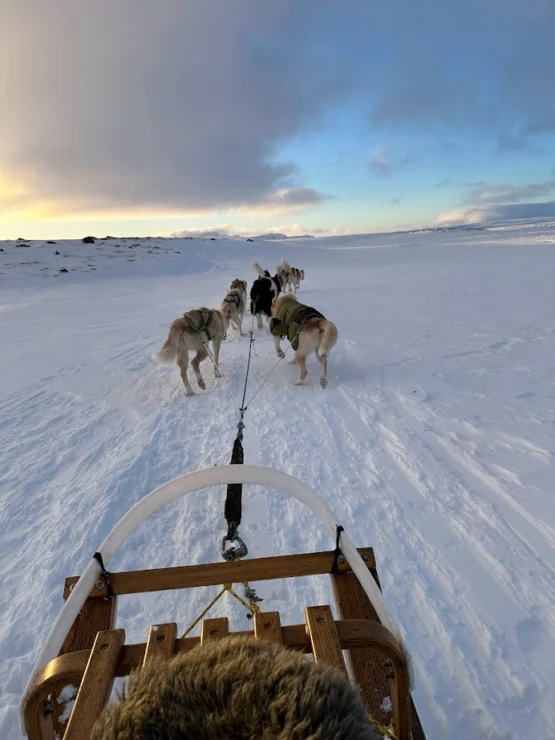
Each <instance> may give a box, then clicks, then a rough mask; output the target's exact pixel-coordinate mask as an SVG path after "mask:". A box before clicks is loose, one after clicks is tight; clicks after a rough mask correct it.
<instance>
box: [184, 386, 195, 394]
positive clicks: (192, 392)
mask: <svg viewBox="0 0 555 740" xmlns="http://www.w3.org/2000/svg"><path fill="white" fill-rule="evenodd" d="M185 395H186V396H194V395H195V392H194V390H193V389H192V388H191V389H190V390H188V389H187V388H185Z"/></svg>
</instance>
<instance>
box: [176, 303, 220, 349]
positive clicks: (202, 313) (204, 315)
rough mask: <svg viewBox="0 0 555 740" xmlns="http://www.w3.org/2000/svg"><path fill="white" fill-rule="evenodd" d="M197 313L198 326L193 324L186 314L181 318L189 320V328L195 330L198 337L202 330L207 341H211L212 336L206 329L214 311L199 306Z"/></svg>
mask: <svg viewBox="0 0 555 740" xmlns="http://www.w3.org/2000/svg"><path fill="white" fill-rule="evenodd" d="M198 314H199V317H200V326H195V324H194V322H193V321H192V320H191V319H190V318H189V317H188V316H183V318H184V319H187V321H188V322H189V326H190V327H191V329H193V330H194V331H196V333H197V334H198V335H199V337H200V335H201V333H202V332H204V333H205V334H206V336H207V338H208V341H209V342H211V341H212V336H211V334H210V332H209V331H208V327H209V326H210V324H211V323H212V318H213V316H214V311H213V310H212V309H210V308H199V309H198ZM200 338H201V339H202V337H200Z"/></svg>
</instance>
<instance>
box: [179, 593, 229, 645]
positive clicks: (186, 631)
mask: <svg viewBox="0 0 555 740" xmlns="http://www.w3.org/2000/svg"><path fill="white" fill-rule="evenodd" d="M226 590H227V589H226V588H225V587H224V588H222V590H221V591H220V592H219V594H218V595H217V596H215V597H214V598H213V599H212V601H211V602H210V603H209V604H208V606H207V607H206V609H204V610H203V611H202V612H201V613H200V614H199V616H198V617H197V618H196V619H195V621H194V622H193V624H192V625H191V626H190V627H189V628H188V629H186V630H185V632H184V633H183V634H182V635H181V639H183V638H184V637H187V635H188V634H189V632H191V630H192V629H194V628H195V627H196V626H197V624H198V623H199V622H200V620H201V619H202V618H203V617H204V616H205V615H206V614H208V612H209V611H210V609H212V607H213V606H214V604H215V603H216V601H218V599H219V598H220V596H223V595H224V594H225V592H226Z"/></svg>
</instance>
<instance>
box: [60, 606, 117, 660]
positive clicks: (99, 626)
mask: <svg viewBox="0 0 555 740" xmlns="http://www.w3.org/2000/svg"><path fill="white" fill-rule="evenodd" d="M115 613H116V599H115V598H113V599H92V598H89V599H87V600H86V601H85V603H84V604H83V608H82V609H81V611H80V613H79V614H78V616H77V619H76V620H75V622H74V623H73V626H72V628H71V629H70V631H69V632H68V635H67V637H66V639H65V640H64V644H63V645H62V649H61V650H60V655H65V654H66V653H72V652H76V651H77V650H86V649H87V648H91V647H92V646H93V645H94V641H95V639H96V635H97V633H98V632H101V631H103V630H110V629H112V627H113V626H114V618H115Z"/></svg>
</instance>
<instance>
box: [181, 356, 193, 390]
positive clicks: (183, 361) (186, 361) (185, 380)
mask: <svg viewBox="0 0 555 740" xmlns="http://www.w3.org/2000/svg"><path fill="white" fill-rule="evenodd" d="M177 366H178V368H179V370H180V372H181V379H182V380H183V385H184V386H185V395H186V396H192V395H193V393H194V391H193V389H192V388H191V384H190V383H189V378H188V377H187V368H188V367H189V357H188V355H187V352H183V354H181V355H180V356H179V357H178V358H177Z"/></svg>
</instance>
